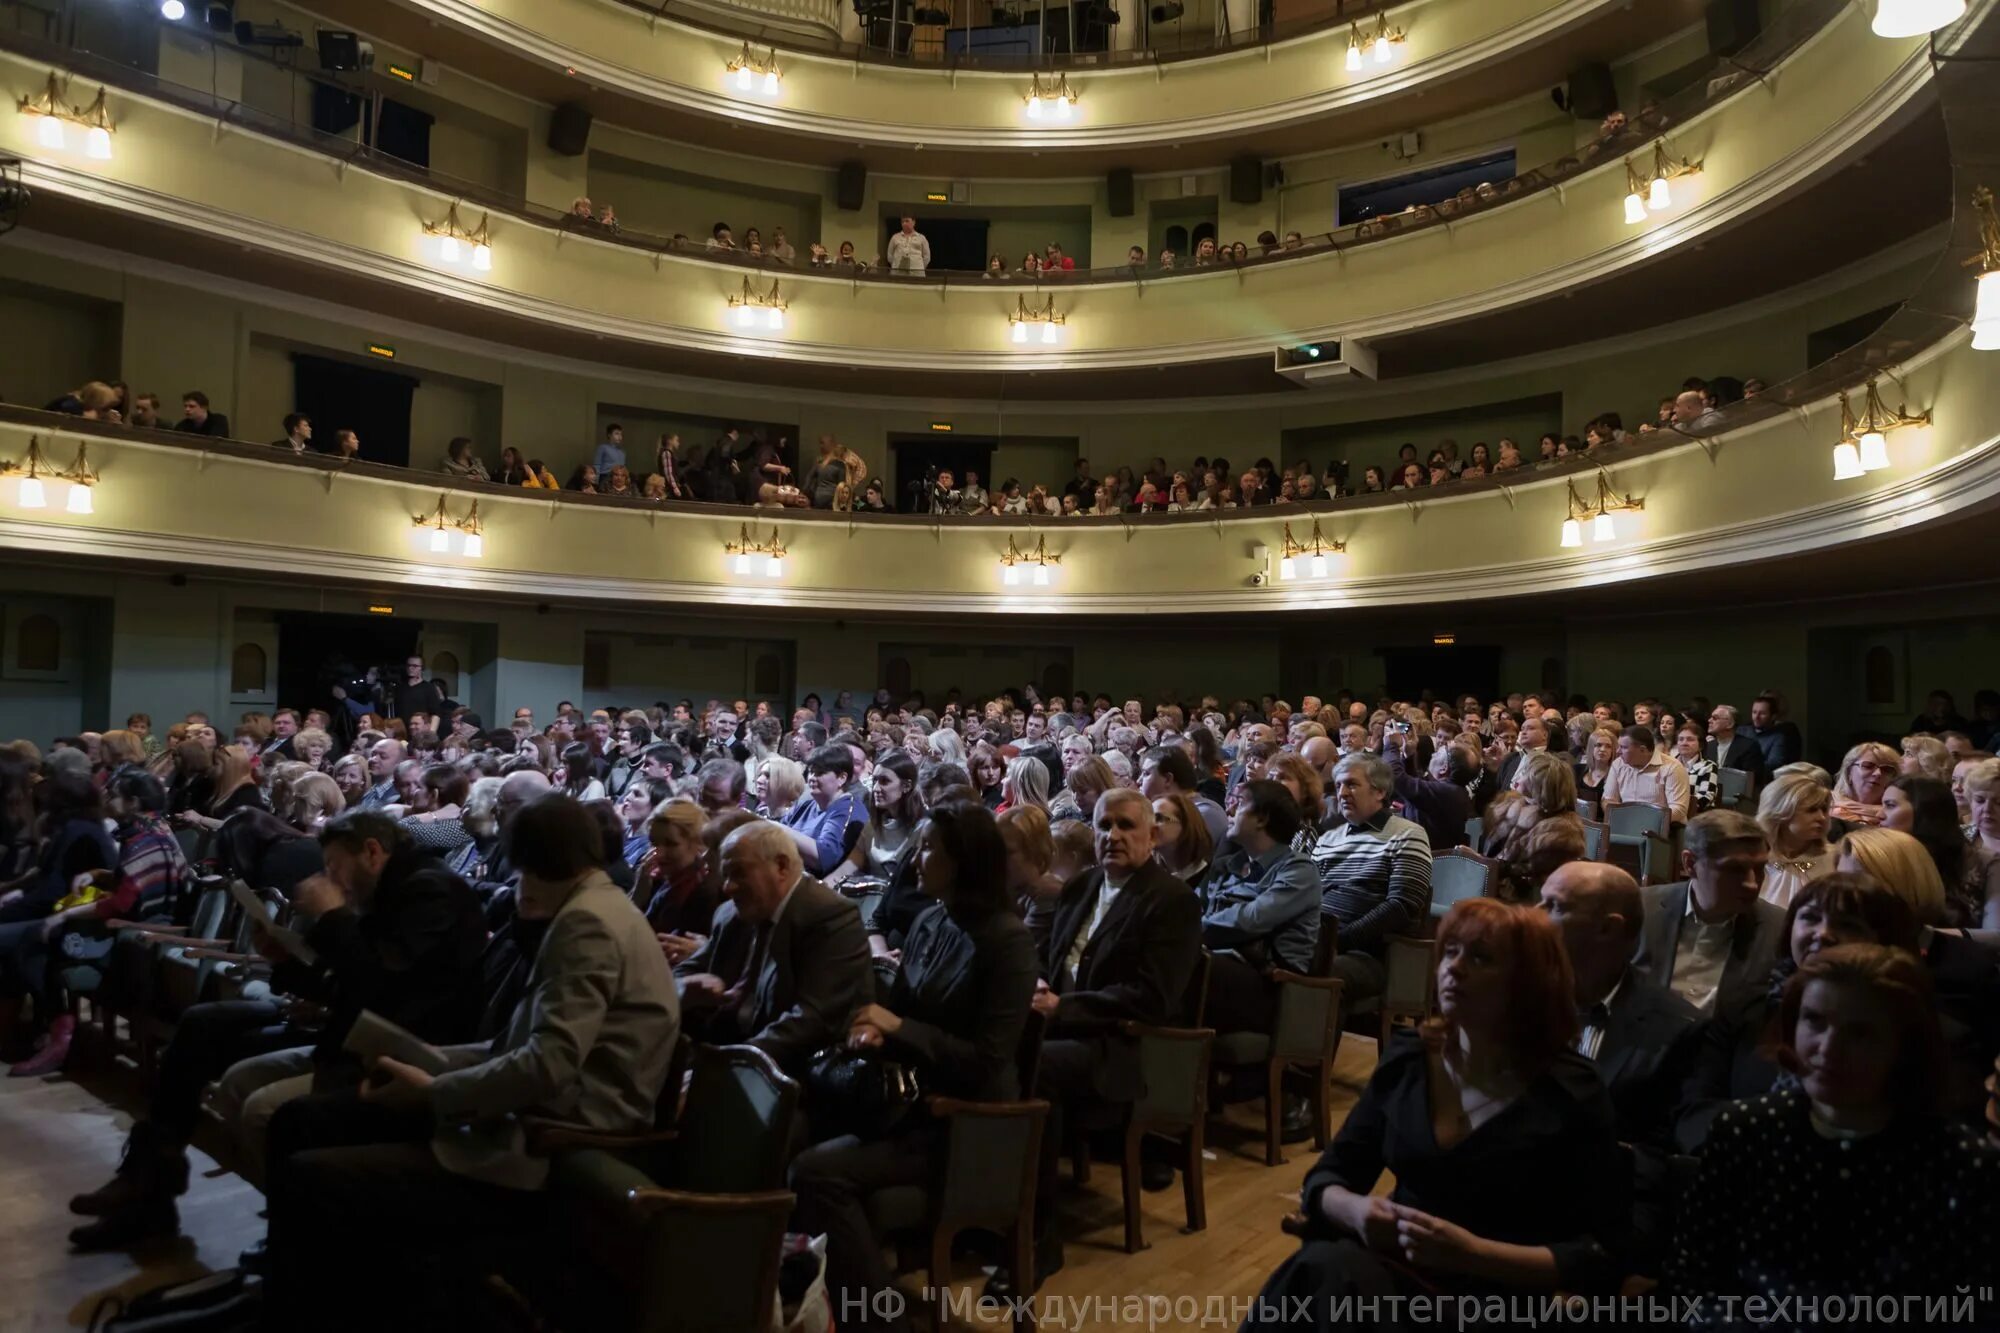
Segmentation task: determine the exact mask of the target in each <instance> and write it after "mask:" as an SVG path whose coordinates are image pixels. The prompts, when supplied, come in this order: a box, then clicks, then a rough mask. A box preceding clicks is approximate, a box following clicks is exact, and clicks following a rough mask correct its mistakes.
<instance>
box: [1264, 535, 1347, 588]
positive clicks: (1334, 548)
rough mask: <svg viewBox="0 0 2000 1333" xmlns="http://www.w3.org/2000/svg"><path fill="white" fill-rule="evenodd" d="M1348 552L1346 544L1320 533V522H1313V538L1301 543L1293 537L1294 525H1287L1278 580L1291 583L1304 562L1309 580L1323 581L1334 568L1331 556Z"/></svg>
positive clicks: (1280, 553)
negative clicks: (1300, 563)
mask: <svg viewBox="0 0 2000 1333" xmlns="http://www.w3.org/2000/svg"><path fill="white" fill-rule="evenodd" d="M1346 550H1347V543H1346V542H1337V541H1333V540H1331V539H1330V538H1328V537H1327V535H1326V534H1325V533H1323V532H1321V531H1320V528H1319V520H1318V519H1314V520H1313V526H1312V536H1311V537H1309V538H1307V539H1306V540H1305V541H1299V540H1297V539H1295V538H1294V537H1293V536H1292V525H1291V524H1289V523H1287V524H1285V537H1284V545H1283V546H1281V547H1279V549H1278V556H1279V558H1278V580H1279V581H1280V582H1282V583H1289V582H1290V581H1291V580H1293V579H1295V578H1297V577H1298V576H1299V572H1300V565H1299V561H1300V560H1302V559H1303V560H1304V561H1305V565H1304V570H1305V575H1306V577H1308V578H1315V579H1323V578H1325V577H1326V576H1327V573H1328V571H1329V569H1330V568H1331V567H1332V563H1333V562H1332V561H1330V560H1328V559H1327V557H1328V556H1329V555H1340V554H1342V553H1343V552H1345V551H1346Z"/></svg>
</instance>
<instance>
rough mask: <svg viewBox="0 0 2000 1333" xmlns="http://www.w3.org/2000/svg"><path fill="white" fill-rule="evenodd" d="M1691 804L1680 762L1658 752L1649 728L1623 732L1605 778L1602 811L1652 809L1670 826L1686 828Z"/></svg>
mask: <svg viewBox="0 0 2000 1333" xmlns="http://www.w3.org/2000/svg"><path fill="white" fill-rule="evenodd" d="M1692 800H1693V791H1692V789H1691V787H1690V786H1689V783H1688V773H1687V770H1686V769H1685V768H1683V767H1681V761H1680V760H1678V759H1676V758H1674V757H1673V756H1672V755H1670V754H1663V753H1661V752H1660V750H1659V748H1658V742H1657V740H1656V738H1655V737H1654V735H1653V730H1652V728H1651V727H1645V726H1636V725H1635V726H1630V727H1627V728H1625V730H1624V731H1623V732H1622V733H1621V734H1620V735H1619V737H1618V757H1617V758H1616V759H1614V760H1612V761H1611V768H1610V771H1609V772H1607V773H1606V774H1605V777H1604V796H1603V804H1604V807H1605V808H1606V809H1607V810H1608V809H1610V808H1611V807H1612V806H1615V805H1650V806H1655V807H1658V808H1659V809H1662V810H1665V811H1666V812H1667V820H1668V822H1669V823H1670V824H1685V823H1687V820H1688V809H1689V806H1690V805H1691V803H1692Z"/></svg>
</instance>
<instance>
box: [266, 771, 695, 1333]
mask: <svg viewBox="0 0 2000 1333" xmlns="http://www.w3.org/2000/svg"><path fill="white" fill-rule="evenodd" d="M601 850H602V849H601V835H600V833H599V830H598V827H597V825H596V823H595V821H593V820H592V819H591V818H590V816H589V815H588V813H587V812H586V811H585V810H584V809H583V808H582V807H581V806H580V805H579V804H578V803H577V802H575V801H573V800H571V799H569V798H568V797H566V796H562V795H558V794H552V795H547V796H544V797H542V798H541V799H539V800H536V801H533V802H531V803H530V804H528V805H527V806H526V807H524V808H523V809H522V810H521V811H520V812H519V813H518V814H516V815H514V816H513V818H512V821H511V825H510V830H509V855H510V857H511V859H512V861H513V863H514V865H515V866H516V867H517V868H518V869H519V871H520V885H519V892H518V897H517V911H518V913H519V915H520V917H521V918H522V919H523V920H525V921H531V922H545V923H546V926H545V928H544V934H543V937H542V942H541V947H540V949H539V950H538V951H537V952H536V954H535V959H534V964H533V967H532V970H531V972H530V974H529V977H528V980H527V985H526V990H525V992H524V994H523V995H522V997H521V999H520V1002H519V1003H518V1004H517V1005H516V1006H515V1007H514V1010H513V1014H512V1016H511V1017H510V1018H509V1019H508V1021H507V1023H506V1026H505V1029H504V1030H503V1031H501V1032H500V1033H499V1035H498V1036H496V1037H495V1038H494V1039H493V1041H492V1043H491V1044H490V1045H473V1046H463V1045H462V1046H453V1047H448V1048H446V1051H445V1053H446V1056H447V1058H448V1059H449V1060H450V1062H451V1067H450V1068H449V1069H448V1070H447V1071H446V1072H444V1073H440V1074H432V1073H429V1072H427V1071H425V1070H423V1069H419V1068H417V1067H415V1066H413V1065H409V1064H404V1063H402V1062H401V1061H398V1060H393V1059H389V1058H387V1057H381V1058H378V1059H377V1060H375V1062H374V1065H373V1068H372V1071H371V1072H372V1077H371V1079H370V1081H369V1082H368V1083H366V1084H364V1085H363V1087H362V1090H361V1092H360V1095H359V1097H358V1098H348V1099H344V1100H338V1101H334V1102H333V1103H332V1104H327V1103H324V1102H321V1101H320V1099H317V1098H315V1099H309V1101H308V1102H301V1103H295V1104H294V1105H292V1106H289V1107H287V1108H285V1110H283V1111H280V1112H279V1117H280V1119H281V1120H283V1119H285V1118H286V1117H290V1119H291V1121H292V1124H291V1125H290V1126H288V1127H287V1130H286V1133H287V1135H288V1142H289V1145H290V1151H288V1152H286V1153H284V1154H282V1155H281V1154H280V1153H279V1148H278V1140H279V1138H280V1134H281V1130H280V1127H279V1125H277V1124H275V1123H274V1125H273V1127H272V1139H273V1144H272V1154H273V1160H272V1174H271V1189H270V1214H271V1227H270V1239H269V1245H270V1255H269V1274H268V1277H267V1278H266V1292H267V1298H266V1302H267V1305H268V1307H269V1313H271V1314H275V1315H276V1316H277V1318H278V1319H279V1320H280V1321H281V1323H282V1326H284V1327H289V1328H296V1329H352V1328H354V1327H357V1326H360V1325H362V1324H364V1323H370V1322H375V1321H377V1320H379V1319H381V1318H382V1316H383V1310H382V1308H381V1305H382V1303H383V1302H389V1303H390V1308H391V1309H392V1310H393V1314H391V1316H390V1322H391V1323H392V1324H393V1323H402V1324H404V1325H406V1326H408V1325H416V1324H427V1325H428V1326H432V1327H452V1326H455V1325H456V1324H457V1323H458V1322H459V1317H460V1315H461V1313H462V1312H463V1311H465V1310H466V1309H469V1308H477V1305H476V1302H477V1301H478V1300H479V1295H478V1293H479V1292H480V1291H481V1289H482V1288H483V1286H484V1282H485V1278H486V1275H487V1274H488V1273H491V1272H493V1271H494V1265H495V1263H496V1260H498V1259H499V1258H500V1256H503V1255H506V1254H509V1253H512V1252H515V1251H519V1250H520V1249H522V1248H523V1247H522V1240H523V1238H524V1237H525V1236H527V1235H530V1234H532V1233H533V1229H534V1227H535V1223H536V1219H537V1218H538V1217H539V1216H540V1215H541V1214H542V1212H543V1205H542V1203H541V1200H540V1198H539V1192H540V1191H541V1189H542V1187H543V1186H544V1184H546V1182H547V1179H548V1172H549V1161H548V1159H547V1158H546V1157H538V1156H534V1155H532V1154H530V1153H529V1152H528V1151H527V1134H526V1128H525V1122H526V1121H528V1120H529V1119H535V1120H542V1121H550V1122H553V1123H555V1124H558V1125H573V1126H577V1127H580V1128H584V1129H590V1130H597V1131H601V1132H605V1133H613V1134H629V1133H633V1132H636V1131H639V1130H642V1129H647V1128H650V1127H651V1126H652V1124H653V1103H654V1100H655V1098H657V1097H658V1096H659V1095H660V1091H661V1084H662V1082H663V1080H664V1079H665V1078H666V1073H667V1067H668V1063H669V1061H670V1059H671V1057H672V1053H673V1049H674V1044H675V1040H676V1037H677V1034H678V1031H679V1027H680V1018H679V1011H678V1008H677V1005H676V1003H675V995H674V988H673V984H672V977H671V975H670V974H669V972H668V970H667V965H666V961H665V960H664V959H663V958H661V957H660V950H659V944H658V942H657V941H656V940H655V939H654V936H653V932H652V930H651V929H650V928H649V927H648V926H647V924H646V920H645V918H644V917H642V916H640V915H639V911H638V909H637V908H635V907H633V906H632V904H631V902H630V901H629V900H628V899H627V898H626V897H625V895H624V894H622V893H620V892H619V891H618V890H617V889H616V888H615V887H613V886H612V884H611V881H610V880H609V879H608V878H607V877H606V876H605V874H604V872H603V870H602V868H601V867H600V864H599V859H600V855H601ZM459 989H460V990H461V991H465V990H474V989H475V988H473V987H467V986H461V987H459ZM314 1103H319V1104H317V1105H315V1104H314ZM309 1108H310V1114H309V1113H308V1111H309ZM359 1272H367V1273H369V1274H370V1275H371V1276H372V1279H373V1280H371V1281H368V1282H354V1281H352V1280H350V1278H351V1275H352V1274H355V1273H359Z"/></svg>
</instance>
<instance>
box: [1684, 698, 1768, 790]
mask: <svg viewBox="0 0 2000 1333" xmlns="http://www.w3.org/2000/svg"><path fill="white" fill-rule="evenodd" d="M1701 748H1702V754H1703V755H1704V757H1706V758H1707V759H1709V760H1710V761H1712V762H1713V763H1714V764H1715V766H1716V767H1718V768H1735V769H1741V770H1742V771H1743V772H1745V773H1748V774H1749V775H1750V790H1751V791H1753V792H1754V791H1756V790H1757V789H1758V788H1759V787H1762V786H1763V785H1764V784H1765V783H1767V782H1769V781H1770V780H1771V766H1770V765H1769V764H1767V763H1765V762H1764V747H1763V746H1761V745H1759V744H1758V743H1757V739H1756V737H1754V736H1746V735H1744V734H1743V733H1742V732H1740V731H1738V730H1737V729H1736V708H1735V705H1733V704H1717V705H1716V706H1715V707H1714V708H1713V709H1711V710H1710V711H1709V714H1708V740H1707V741H1705V742H1704V743H1703V744H1702V747H1701Z"/></svg>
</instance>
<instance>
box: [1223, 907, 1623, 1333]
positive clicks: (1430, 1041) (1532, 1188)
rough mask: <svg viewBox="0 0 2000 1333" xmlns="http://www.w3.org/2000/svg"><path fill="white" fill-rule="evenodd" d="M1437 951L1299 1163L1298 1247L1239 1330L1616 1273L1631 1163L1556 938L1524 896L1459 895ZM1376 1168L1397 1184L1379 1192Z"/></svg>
mask: <svg viewBox="0 0 2000 1333" xmlns="http://www.w3.org/2000/svg"><path fill="white" fill-rule="evenodd" d="M1437 960H1438V961H1437V1017H1435V1018H1433V1019H1432V1020H1430V1021H1429V1022H1428V1023H1426V1024H1425V1025H1424V1027H1423V1029H1422V1030H1421V1032H1420V1034H1419V1036H1420V1040H1414V1041H1403V1042H1399V1043H1397V1044H1396V1045H1395V1046H1394V1047H1392V1048H1391V1049H1390V1050H1389V1051H1388V1052H1387V1053H1386V1054H1385V1055H1384V1057H1383V1059H1382V1063H1381V1064H1379V1065H1378V1066H1376V1069H1375V1076H1374V1077H1373V1078H1372V1079H1370V1080H1369V1082H1368V1087H1367V1089H1366V1090H1365V1091H1364V1092H1363V1093H1362V1094H1361V1100H1360V1102H1359V1103H1358V1104H1357V1105H1356V1106H1355V1108H1354V1110H1353V1111H1352V1112H1350V1113H1349V1114H1348V1117H1347V1120H1346V1123H1344V1124H1343V1125H1342V1126H1341V1129H1340V1133H1339V1134H1338V1135H1337V1136H1336V1137H1335V1138H1334V1141H1333V1143H1332V1144H1331V1145H1330V1146H1329V1147H1328V1148H1327V1151H1326V1154H1325V1155H1324V1156H1323V1157H1321V1158H1320V1160H1319V1164H1318V1165H1316V1166H1315V1167H1314V1168H1313V1169H1312V1171H1311V1173H1310V1174H1308V1175H1307V1176H1306V1183H1305V1190H1304V1193H1303V1196H1302V1199H1301V1202H1302V1205H1303V1208H1304V1212H1305V1215H1306V1227H1305V1232H1304V1235H1305V1243H1304V1244H1303V1245H1302V1246H1301V1247H1300V1249H1299V1252H1298V1253H1297V1254H1296V1255H1294V1256H1292V1258H1291V1259H1289V1260H1287V1261H1286V1262H1285V1264H1284V1265H1283V1266H1282V1267H1280V1268H1279V1269H1278V1271H1277V1272H1276V1273H1274V1274H1272V1276H1271V1278H1270V1280H1269V1281H1268V1282H1266V1283H1265V1285H1264V1291H1263V1295H1262V1298H1261V1300H1260V1302H1259V1305H1258V1308H1257V1312H1256V1313H1255V1314H1253V1316H1252V1318H1251V1320H1250V1321H1249V1322H1248V1323H1247V1324H1246V1325H1245V1328H1246V1329H1267V1328H1314V1329H1326V1328H1331V1327H1333V1326H1334V1325H1335V1323H1336V1316H1338V1321H1339V1325H1340V1327H1342V1328H1361V1327H1367V1326H1368V1324H1367V1322H1366V1321H1365V1320H1357V1318H1356V1315H1357V1313H1358V1312H1360V1311H1365V1310H1366V1309H1367V1308H1369V1306H1368V1304H1367V1302H1368V1300H1369V1298H1375V1299H1376V1301H1377V1302H1378V1303H1377V1304H1376V1305H1375V1307H1374V1308H1376V1309H1378V1310H1379V1311H1380V1313H1381V1314H1382V1316H1383V1318H1384V1321H1385V1322H1384V1325H1383V1326H1385V1327H1386V1326H1388V1323H1389V1321H1392V1320H1393V1319H1394V1311H1395V1310H1396V1309H1397V1308H1398V1306H1397V1305H1393V1304H1379V1300H1380V1298H1381V1297H1385V1296H1395V1295H1402V1296H1409V1295H1416V1294H1419V1293H1431V1292H1454V1293H1463V1294H1468V1295H1484V1294H1488V1293H1494V1294H1497V1293H1502V1292H1509V1291H1512V1292H1523V1291H1555V1290H1557V1289H1561V1290H1565V1291H1576V1292H1585V1291H1594V1290H1595V1291H1604V1290H1610V1289H1614V1288H1615V1287H1616V1284H1617V1282H1618V1278H1619V1275H1620V1264H1619V1262H1618V1260H1617V1258H1616V1257H1615V1256H1616V1254H1617V1253H1618V1251H1619V1250H1620V1249H1621V1248H1622V1244H1621V1241H1622V1237H1623V1236H1624V1233H1625V1230H1626V1227H1627V1224H1628V1219H1629V1216H1630V1212H1631V1205H1630V1196H1631V1168H1630V1166H1629V1164H1628V1162H1627V1159H1626V1157H1625V1154H1624V1152H1623V1150H1622V1149H1620V1147H1619V1146H1618V1141H1617V1138H1616V1136H1615V1133H1614V1130H1613V1124H1612V1111H1611V1102H1610V1099H1609V1097H1608V1096H1607V1095H1606V1093H1605V1091H1604V1086H1603V1084H1602V1083H1601V1082H1600V1080H1599V1078H1598V1075H1597V1072H1596V1070H1595V1069H1594V1068H1593V1067H1592V1066H1591V1064H1590V1063H1589V1062H1588V1061H1586V1060H1585V1059H1583V1057H1581V1056H1579V1055H1577V1054H1575V1053H1574V1052H1573V1051H1572V1050H1571V1043H1572V1042H1573V1041H1574V1040H1575V1037H1576V1034H1577V1028H1578V1019H1577V1012H1576V1000H1575V990H1574V981H1573V979H1572V976H1571V973H1570V967H1569V960H1568V958H1567V957H1566V956H1565V955H1564V953H1563V948H1562V938H1561V936H1560V934H1559V933H1558V932H1557V929H1556V927H1555V925H1554V924H1553V923H1552V922H1550V921H1549V920H1548V918H1547V917H1545V916H1544V915H1542V914H1541V913H1540V912H1538V911H1535V910H1534V909H1532V908H1525V907H1512V906H1509V905H1507V904H1505V903H1501V902H1498V901H1496V900H1494V899H1491V898H1474V899H1469V900H1467V901H1465V902H1461V903H1459V904H1458V905H1457V906H1456V907H1454V908H1452V909H1451V912H1450V914H1449V915H1448V916H1446V917H1445V919H1444V921H1443V922H1442V923H1441V924H1440V925H1439V927H1438V937H1437ZM1384 1170H1388V1171H1391V1172H1393V1173H1394V1174H1395V1177H1396V1188H1395V1190H1394V1192H1393V1193H1391V1194H1390V1195H1389V1196H1388V1197H1386V1198H1378V1197H1375V1196H1374V1194H1373V1193H1372V1191H1373V1190H1374V1188H1375V1184H1376V1182H1377V1181H1378V1180H1379V1179H1380V1178H1381V1175H1382V1172H1383V1171H1384ZM1353 1298H1360V1299H1361V1301H1362V1302H1363V1304H1362V1305H1361V1306H1358V1307H1357V1306H1356V1305H1355V1304H1354V1303H1353Z"/></svg>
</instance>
